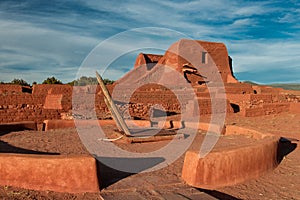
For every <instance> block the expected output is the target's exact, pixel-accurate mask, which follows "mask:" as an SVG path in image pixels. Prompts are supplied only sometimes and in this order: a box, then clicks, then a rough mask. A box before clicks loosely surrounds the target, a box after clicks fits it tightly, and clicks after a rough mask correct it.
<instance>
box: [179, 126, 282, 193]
mask: <svg viewBox="0 0 300 200" xmlns="http://www.w3.org/2000/svg"><path fill="white" fill-rule="evenodd" d="M230 132H232V134H238V133H239V132H240V133H241V134H246V135H248V134H250V135H251V136H252V137H255V138H257V139H258V140H257V142H256V143H252V144H249V145H247V146H245V147H241V148H236V149H225V150H224V149H223V150H220V151H216V152H210V153H209V154H208V155H206V156H205V157H204V158H200V156H199V152H198V151H188V152H187V153H186V155H185V159H184V165H183V169H182V178H183V180H184V181H185V182H186V183H187V184H189V185H191V186H194V187H198V188H204V189H216V188H219V187H223V186H229V185H234V184H237V183H241V182H244V181H246V180H249V179H253V178H258V177H259V176H260V175H262V174H263V173H264V172H266V171H269V170H272V169H274V168H275V167H276V166H277V165H278V161H277V148H278V141H279V138H277V137H275V136H271V135H267V134H266V135H264V134H259V132H257V131H254V132H252V131H251V130H249V129H243V128H241V127H234V126H229V127H226V133H227V134H231V133H230ZM226 133H225V135H226Z"/></svg>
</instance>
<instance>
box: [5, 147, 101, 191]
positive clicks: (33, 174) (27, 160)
mask: <svg viewBox="0 0 300 200" xmlns="http://www.w3.org/2000/svg"><path fill="white" fill-rule="evenodd" d="M0 177H1V178H0V185H2V186H4V185H8V186H15V187H20V188H26V189H33V190H50V191H55V192H68V193H82V192H99V183H98V178H97V168H96V160H95V159H94V158H93V157H91V156H62V155H26V154H4V153H1V154H0Z"/></svg>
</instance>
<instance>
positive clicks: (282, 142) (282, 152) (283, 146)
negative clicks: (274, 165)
mask: <svg viewBox="0 0 300 200" xmlns="http://www.w3.org/2000/svg"><path fill="white" fill-rule="evenodd" d="M292 141H299V140H297V139H290V138H283V137H281V138H280V139H279V142H278V148H277V162H278V163H280V162H281V161H282V159H283V158H284V157H285V156H286V155H288V154H289V153H291V152H292V151H294V150H295V149H296V148H297V144H296V143H292Z"/></svg>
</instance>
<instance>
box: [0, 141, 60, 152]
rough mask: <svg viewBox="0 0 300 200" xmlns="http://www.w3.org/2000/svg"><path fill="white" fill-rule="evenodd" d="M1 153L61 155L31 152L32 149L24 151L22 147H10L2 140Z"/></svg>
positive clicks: (0, 144) (0, 143) (0, 142)
mask: <svg viewBox="0 0 300 200" xmlns="http://www.w3.org/2000/svg"><path fill="white" fill-rule="evenodd" d="M0 153H18V154H39V155H41V154H42V155H60V154H59V153H54V152H42V151H34V150H30V149H23V148H20V147H15V146H13V145H10V144H9V143H7V142H3V141H1V140H0Z"/></svg>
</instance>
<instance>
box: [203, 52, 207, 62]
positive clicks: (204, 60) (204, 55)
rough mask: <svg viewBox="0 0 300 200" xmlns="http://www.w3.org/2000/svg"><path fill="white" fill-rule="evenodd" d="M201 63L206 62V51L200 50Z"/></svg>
mask: <svg viewBox="0 0 300 200" xmlns="http://www.w3.org/2000/svg"><path fill="white" fill-rule="evenodd" d="M202 64H207V52H205V51H203V52H202Z"/></svg>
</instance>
